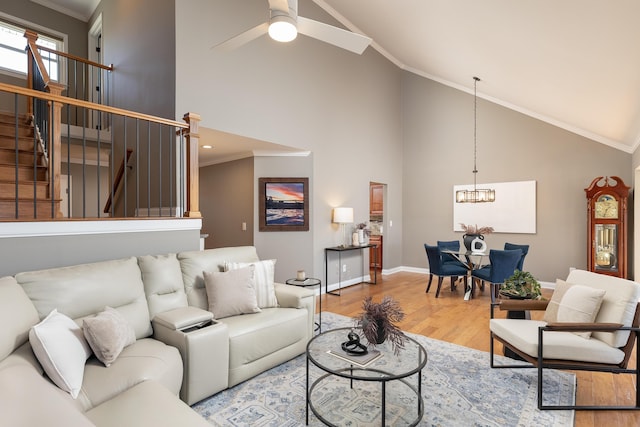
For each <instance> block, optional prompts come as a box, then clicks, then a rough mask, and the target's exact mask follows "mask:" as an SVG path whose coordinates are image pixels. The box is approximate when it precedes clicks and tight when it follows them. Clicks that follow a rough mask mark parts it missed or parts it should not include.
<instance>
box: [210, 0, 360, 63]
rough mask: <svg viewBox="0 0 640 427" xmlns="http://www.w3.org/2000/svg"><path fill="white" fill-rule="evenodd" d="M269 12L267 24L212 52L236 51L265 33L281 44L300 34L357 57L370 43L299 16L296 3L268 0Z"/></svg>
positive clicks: (283, 0) (295, 0) (352, 33)
mask: <svg viewBox="0 0 640 427" xmlns="http://www.w3.org/2000/svg"><path fill="white" fill-rule="evenodd" d="M269 12H270V17H269V21H268V22H264V23H262V24H260V25H257V26H255V27H253V28H251V29H249V30H247V31H245V32H244V33H241V34H238V35H237V36H235V37H232V38H230V39H228V40H226V41H224V42H222V43H220V44H218V45H215V46H213V49H219V50H230V49H235V48H237V47H240V46H242V45H243V44H246V43H249V42H250V41H252V40H254V39H256V38H258V37H260V36H262V35H264V34H267V33H268V34H269V36H270V37H271V38H272V39H274V40H276V41H280V42H290V41H292V40H294V39H295V38H296V36H297V35H298V33H301V34H304V35H306V36H309V37H313V38H314V39H318V40H320V41H323V42H325V43H329V44H332V45H334V46H338V47H340V48H342V49H346V50H349V51H351V52H354V53H357V54H362V52H364V50H365V49H366V48H367V46H369V44H370V43H371V38H369V37H366V36H363V35H361V34H357V33H354V32H351V31H346V30H343V29H341V28H338V27H333V26H331V25H327V24H324V23H322V22H318V21H314V20H312V19H308V18H304V17H302V16H298V0H269Z"/></svg>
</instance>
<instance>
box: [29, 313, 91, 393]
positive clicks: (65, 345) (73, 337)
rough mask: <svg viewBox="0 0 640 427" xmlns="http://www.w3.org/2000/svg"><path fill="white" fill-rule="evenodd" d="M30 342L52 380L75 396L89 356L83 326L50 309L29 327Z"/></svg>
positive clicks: (89, 351)
mask: <svg viewBox="0 0 640 427" xmlns="http://www.w3.org/2000/svg"><path fill="white" fill-rule="evenodd" d="M29 342H30V343H31V347H32V348H33V352H34V353H35V355H36V357H37V358H38V361H39V362H40V364H41V365H42V368H43V369H44V371H45V372H46V373H47V375H48V376H49V378H50V379H51V381H53V382H54V384H56V385H57V386H58V387H60V388H61V389H62V390H64V391H66V392H69V394H71V396H72V397H73V398H74V399H75V398H77V397H78V393H79V392H80V387H81V386H82V379H83V375H84V364H85V362H86V360H87V359H88V358H89V356H91V349H90V348H89V345H88V344H87V341H86V340H85V338H84V336H83V335H82V329H80V327H79V326H78V325H77V324H76V322H74V321H73V320H71V319H70V318H69V317H67V316H65V315H64V314H61V313H58V312H57V311H56V310H53V311H52V312H51V313H49V315H48V316H47V317H45V318H44V320H43V321H42V322H40V323H38V324H37V325H35V326H34V327H32V328H31V331H30V332H29Z"/></svg>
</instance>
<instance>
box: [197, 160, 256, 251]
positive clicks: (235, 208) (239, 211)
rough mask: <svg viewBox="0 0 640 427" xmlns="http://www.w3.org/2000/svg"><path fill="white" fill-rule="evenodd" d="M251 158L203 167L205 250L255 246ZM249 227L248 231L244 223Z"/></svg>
mask: <svg viewBox="0 0 640 427" xmlns="http://www.w3.org/2000/svg"><path fill="white" fill-rule="evenodd" d="M253 163H254V160H253V158H251V157H248V158H245V159H240V160H235V161H232V162H226V163H220V164H216V165H211V166H207V167H202V168H200V212H201V213H202V233H203V234H208V235H209V237H207V238H206V239H205V248H207V249H211V248H221V247H226V246H245V245H249V246H251V245H253V229H254V227H253V212H254V200H257V199H255V198H254V197H253V187H254V183H253V182H254V179H253ZM243 222H245V223H246V224H247V229H246V231H243V230H242V223H243Z"/></svg>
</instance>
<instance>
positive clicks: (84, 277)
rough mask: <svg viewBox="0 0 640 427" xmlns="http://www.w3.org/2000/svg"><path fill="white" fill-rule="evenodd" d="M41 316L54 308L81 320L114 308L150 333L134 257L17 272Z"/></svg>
mask: <svg viewBox="0 0 640 427" xmlns="http://www.w3.org/2000/svg"><path fill="white" fill-rule="evenodd" d="M15 277H16V280H17V281H18V283H19V284H20V285H21V286H22V288H23V289H24V290H25V292H26V293H27V295H28V296H29V299H31V301H32V302H33V305H35V307H36V309H37V310H38V314H39V315H40V318H41V319H42V318H44V316H46V315H47V314H49V313H50V312H51V310H53V309H57V310H58V312H60V313H64V314H66V315H67V316H69V317H71V318H72V319H74V320H76V321H78V322H79V323H80V324H81V323H82V318H83V317H87V316H91V315H93V314H96V313H99V312H100V311H102V310H104V307H105V306H109V307H113V308H116V309H118V310H119V311H120V313H121V314H122V315H123V316H124V317H125V319H127V321H128V322H129V323H130V324H131V325H132V326H133V328H134V330H135V331H136V338H138V339H140V338H144V337H148V336H150V335H151V334H152V332H153V331H152V329H151V321H150V319H149V309H148V307H147V299H146V296H145V293H144V285H143V284H142V276H141V274H140V268H138V261H137V259H136V258H135V257H131V258H126V259H121V260H112V261H102V262H97V263H93V264H80V265H74V266H71V267H60V268H53V269H49V270H40V271H32V272H26V273H18V274H16V276H15Z"/></svg>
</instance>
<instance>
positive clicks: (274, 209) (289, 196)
mask: <svg viewBox="0 0 640 427" xmlns="http://www.w3.org/2000/svg"><path fill="white" fill-rule="evenodd" d="M258 187H259V190H258V204H259V208H258V210H259V224H258V230H259V231H309V178H258Z"/></svg>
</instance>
